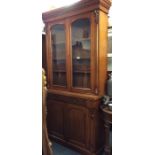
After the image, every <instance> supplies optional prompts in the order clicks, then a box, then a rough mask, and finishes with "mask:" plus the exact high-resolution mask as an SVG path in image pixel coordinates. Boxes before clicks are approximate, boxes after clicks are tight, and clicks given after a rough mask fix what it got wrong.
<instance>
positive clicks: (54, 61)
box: [47, 21, 68, 90]
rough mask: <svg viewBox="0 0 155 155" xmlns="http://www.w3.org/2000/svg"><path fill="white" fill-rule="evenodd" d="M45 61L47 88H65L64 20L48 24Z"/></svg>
mask: <svg viewBox="0 0 155 155" xmlns="http://www.w3.org/2000/svg"><path fill="white" fill-rule="evenodd" d="M47 37H48V42H47V47H48V49H47V62H48V83H49V88H56V89H64V90H66V89H67V85H68V84H67V72H68V71H67V70H68V69H67V32H66V22H65V21H59V22H56V23H52V24H49V25H48V34H47Z"/></svg>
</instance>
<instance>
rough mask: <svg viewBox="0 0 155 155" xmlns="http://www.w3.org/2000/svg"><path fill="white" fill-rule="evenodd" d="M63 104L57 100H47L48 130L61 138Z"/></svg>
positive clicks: (62, 134)
mask: <svg viewBox="0 0 155 155" xmlns="http://www.w3.org/2000/svg"><path fill="white" fill-rule="evenodd" d="M63 119H64V117H63V104H62V103H61V102H57V101H48V104H47V127H48V132H49V133H51V134H54V135H56V136H58V137H61V138H63V137H64V133H63V123H64V121H63Z"/></svg>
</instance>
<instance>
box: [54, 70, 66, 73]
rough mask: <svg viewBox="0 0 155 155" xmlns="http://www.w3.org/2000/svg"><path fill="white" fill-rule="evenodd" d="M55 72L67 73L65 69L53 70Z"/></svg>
mask: <svg viewBox="0 0 155 155" xmlns="http://www.w3.org/2000/svg"><path fill="white" fill-rule="evenodd" d="M53 72H54V73H66V71H65V70H53Z"/></svg>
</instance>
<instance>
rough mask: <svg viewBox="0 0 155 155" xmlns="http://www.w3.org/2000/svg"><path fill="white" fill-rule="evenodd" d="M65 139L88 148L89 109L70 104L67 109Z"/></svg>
mask: <svg viewBox="0 0 155 155" xmlns="http://www.w3.org/2000/svg"><path fill="white" fill-rule="evenodd" d="M64 112H65V113H64V115H65V125H64V132H65V138H66V140H67V141H68V142H70V143H72V144H75V145H78V146H81V147H88V129H89V127H88V113H87V109H85V108H84V107H81V106H77V105H71V104H68V105H67V106H66V107H65V111H64Z"/></svg>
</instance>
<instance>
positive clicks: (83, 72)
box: [73, 71, 90, 74]
mask: <svg viewBox="0 0 155 155" xmlns="http://www.w3.org/2000/svg"><path fill="white" fill-rule="evenodd" d="M73 73H82V74H90V71H73Z"/></svg>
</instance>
